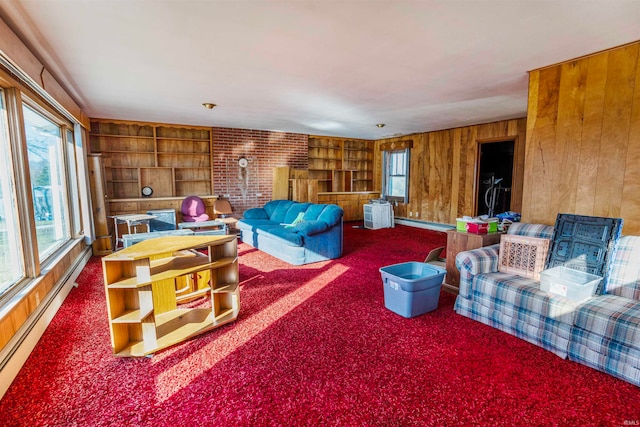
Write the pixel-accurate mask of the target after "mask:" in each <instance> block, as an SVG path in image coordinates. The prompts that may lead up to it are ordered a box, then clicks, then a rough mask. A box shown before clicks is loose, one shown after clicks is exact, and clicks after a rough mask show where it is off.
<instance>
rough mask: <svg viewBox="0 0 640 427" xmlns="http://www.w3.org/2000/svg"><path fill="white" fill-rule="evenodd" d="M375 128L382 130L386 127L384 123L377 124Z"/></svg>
mask: <svg viewBox="0 0 640 427" xmlns="http://www.w3.org/2000/svg"><path fill="white" fill-rule="evenodd" d="M376 126H378V127H379V128H383V127H385V126H386V125H385V124H384V123H378V124H377V125H376Z"/></svg>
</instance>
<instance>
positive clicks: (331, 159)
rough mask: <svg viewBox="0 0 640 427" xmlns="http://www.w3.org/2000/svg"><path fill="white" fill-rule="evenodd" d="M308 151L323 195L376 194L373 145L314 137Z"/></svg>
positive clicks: (313, 175) (310, 173) (311, 138)
mask: <svg viewBox="0 0 640 427" xmlns="http://www.w3.org/2000/svg"><path fill="white" fill-rule="evenodd" d="M308 150H309V179H317V180H318V191H319V192H321V193H322V192H350V191H353V192H360V191H372V190H373V141H368V140H363V139H343V138H332V137H321V136H310V137H309V143H308Z"/></svg>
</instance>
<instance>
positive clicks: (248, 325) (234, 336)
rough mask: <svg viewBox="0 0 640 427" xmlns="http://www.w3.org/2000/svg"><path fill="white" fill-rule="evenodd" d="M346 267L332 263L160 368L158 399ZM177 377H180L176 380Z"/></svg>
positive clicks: (158, 359)
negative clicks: (177, 361) (204, 344)
mask: <svg viewBox="0 0 640 427" xmlns="http://www.w3.org/2000/svg"><path fill="white" fill-rule="evenodd" d="M347 270H348V267H347V266H345V265H342V264H335V265H333V266H331V267H330V268H329V269H328V270H327V271H325V272H323V273H321V274H319V275H318V276H316V277H314V278H313V279H312V280H311V281H309V282H307V283H306V284H305V285H303V286H300V288H298V289H296V290H295V291H293V292H291V293H290V294H288V295H286V296H285V297H284V298H281V299H279V300H278V301H276V302H274V303H273V304H271V305H269V306H267V307H265V308H264V309H263V310H261V311H260V312H258V313H256V314H254V315H252V316H251V317H250V318H248V319H247V320H246V321H243V320H239V321H238V322H237V323H236V324H235V325H232V328H231V329H229V330H228V331H227V332H225V333H224V334H223V335H221V336H220V337H218V338H217V339H216V340H214V341H213V342H211V343H209V344H208V345H206V346H205V347H203V348H201V349H200V350H198V351H196V352H194V353H192V354H190V355H189V356H188V357H186V358H184V359H183V360H181V361H180V362H179V363H176V364H175V365H173V366H171V367H170V368H168V369H166V370H165V371H163V372H162V373H161V374H160V375H158V377H157V383H156V400H157V401H158V402H159V403H161V402H164V401H165V400H167V399H169V398H171V397H172V396H173V395H174V394H175V393H177V392H179V391H180V390H181V389H182V388H183V387H185V386H188V385H189V384H190V383H191V382H192V381H194V380H195V379H197V378H198V377H199V376H200V375H202V374H203V373H205V372H206V371H208V370H209V369H211V368H212V367H213V366H215V365H216V364H217V363H218V362H220V361H222V360H224V359H225V358H226V357H227V356H229V355H230V354H231V353H233V352H234V351H236V350H237V349H238V348H240V347H242V346H243V345H245V344H246V343H248V342H249V341H250V340H251V339H252V338H253V337H255V336H256V335H258V334H259V333H261V332H263V331H264V330H266V329H267V328H269V327H270V326H271V325H273V324H274V323H275V322H277V321H278V320H280V319H281V318H282V317H284V316H285V315H287V314H288V313H289V312H291V311H292V310H294V309H295V308H296V307H298V306H299V305H300V304H302V303H304V302H305V301H306V300H307V299H309V298H310V297H312V296H313V295H314V294H316V293H317V292H318V291H320V290H322V289H323V288H324V287H325V286H327V285H328V284H329V283H331V282H333V281H334V280H335V279H336V278H337V277H339V276H340V275H342V274H343V273H345V272H346V271H347ZM241 299H242V296H241ZM241 310H242V309H241ZM241 313H242V311H241ZM163 359H164V358H163V357H162V353H160V354H158V355H155V356H154V357H153V363H154V364H155V363H159V362H161V361H162V360H163ZM176 378H179V380H178V381H176Z"/></svg>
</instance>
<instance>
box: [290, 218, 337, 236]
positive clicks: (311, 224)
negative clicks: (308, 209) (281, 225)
mask: <svg viewBox="0 0 640 427" xmlns="http://www.w3.org/2000/svg"><path fill="white" fill-rule="evenodd" d="M328 229H329V226H328V225H327V223H326V222H324V221H319V220H310V221H302V222H301V223H299V224H297V225H296V226H295V227H293V231H294V232H296V233H299V234H301V235H303V236H313V235H314V234H318V233H322V232H323V231H326V230H328Z"/></svg>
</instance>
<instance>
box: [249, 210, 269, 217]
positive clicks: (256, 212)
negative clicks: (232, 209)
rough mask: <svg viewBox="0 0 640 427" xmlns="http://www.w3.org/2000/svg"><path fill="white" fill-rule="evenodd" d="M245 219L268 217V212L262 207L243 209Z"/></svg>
mask: <svg viewBox="0 0 640 427" xmlns="http://www.w3.org/2000/svg"><path fill="white" fill-rule="evenodd" d="M244 218H245V219H269V214H268V213H267V211H266V210H265V209H264V208H251V209H247V210H246V211H244Z"/></svg>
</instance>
